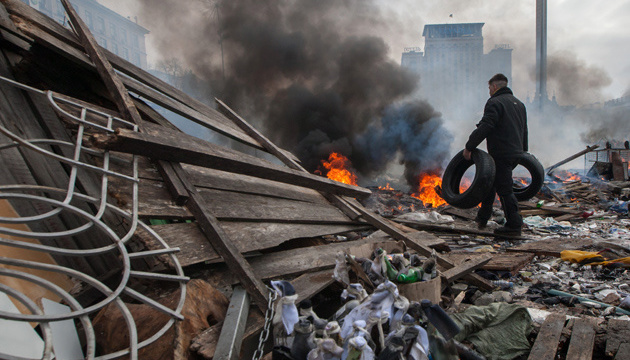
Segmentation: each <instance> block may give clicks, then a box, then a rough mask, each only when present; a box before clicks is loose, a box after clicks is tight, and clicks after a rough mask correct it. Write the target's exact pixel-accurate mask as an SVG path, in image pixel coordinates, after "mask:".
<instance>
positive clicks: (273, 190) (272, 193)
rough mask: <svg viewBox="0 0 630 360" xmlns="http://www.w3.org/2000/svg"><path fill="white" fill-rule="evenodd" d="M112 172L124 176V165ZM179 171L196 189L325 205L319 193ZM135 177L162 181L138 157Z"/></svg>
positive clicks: (211, 172) (200, 170) (204, 171)
mask: <svg viewBox="0 0 630 360" xmlns="http://www.w3.org/2000/svg"><path fill="white" fill-rule="evenodd" d="M117 155H118V156H123V157H129V159H131V156H130V155H128V154H123V153H119V154H117ZM110 165H111V168H112V170H115V171H120V172H123V173H124V172H128V170H126V169H127V167H128V165H127V164H121V165H117V164H115V163H112V164H110ZM182 167H183V168H184V170H186V172H187V173H188V174H189V177H190V179H191V181H192V182H193V183H194V184H195V187H197V188H198V189H200V190H201V189H217V190H227V191H234V192H240V193H245V194H256V195H266V196H269V197H277V198H281V199H292V200H299V201H306V202H312V203H316V204H329V203H330V202H329V201H328V200H326V198H324V197H323V196H322V195H321V194H320V193H319V192H317V191H316V190H313V189H309V188H305V187H301V186H296V185H291V184H284V183H281V182H277V181H273V180H267V179H261V178H257V177H253V176H248V175H241V174H235V173H232V172H228V171H221V170H216V169H209V168H204V167H200V166H194V165H187V164H182ZM138 177H139V178H140V179H141V182H142V179H148V180H157V181H159V182H161V181H162V177H161V176H160V174H159V172H158V170H157V168H156V166H155V164H153V163H152V162H151V161H149V160H148V158H147V157H144V156H139V157H138Z"/></svg>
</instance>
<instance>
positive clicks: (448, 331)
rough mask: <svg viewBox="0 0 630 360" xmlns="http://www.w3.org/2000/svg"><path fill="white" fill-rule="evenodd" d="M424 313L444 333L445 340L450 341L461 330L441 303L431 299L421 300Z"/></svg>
mask: <svg viewBox="0 0 630 360" xmlns="http://www.w3.org/2000/svg"><path fill="white" fill-rule="evenodd" d="M420 305H421V306H422V310H424V314H425V315H426V316H427V319H429V322H430V323H431V324H433V326H435V328H436V329H437V331H439V332H440V334H442V336H443V337H444V340H446V341H449V340H450V339H452V338H453V337H454V336H455V335H457V334H459V332H460V331H461V330H460V328H459V326H457V324H456V323H455V321H453V319H451V317H450V316H448V314H447V313H446V311H444V310H443V309H442V308H441V307H440V305H438V304H432V303H431V301H430V300H427V299H424V300H422V302H420Z"/></svg>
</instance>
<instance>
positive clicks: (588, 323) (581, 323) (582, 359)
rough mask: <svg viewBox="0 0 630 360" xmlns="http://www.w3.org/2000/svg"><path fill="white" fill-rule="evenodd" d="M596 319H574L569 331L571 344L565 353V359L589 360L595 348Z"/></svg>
mask: <svg viewBox="0 0 630 360" xmlns="http://www.w3.org/2000/svg"><path fill="white" fill-rule="evenodd" d="M596 326H597V319H595V318H591V317H589V318H583V319H576V320H575V322H574V323H573V330H572V331H571V342H570V343H569V350H568V351H567V357H566V358H567V359H572V360H573V359H575V360H591V359H592V358H593V347H594V346H595V327H596Z"/></svg>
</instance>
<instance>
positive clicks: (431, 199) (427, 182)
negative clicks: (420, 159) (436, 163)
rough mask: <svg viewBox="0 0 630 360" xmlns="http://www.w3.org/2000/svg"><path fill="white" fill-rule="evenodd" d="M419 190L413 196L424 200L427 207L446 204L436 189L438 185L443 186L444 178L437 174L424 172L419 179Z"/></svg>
mask: <svg viewBox="0 0 630 360" xmlns="http://www.w3.org/2000/svg"><path fill="white" fill-rule="evenodd" d="M418 183H419V184H418V192H414V193H412V194H411V196H413V197H415V198H416V199H419V200H421V201H422V203H423V204H424V206H425V207H434V208H435V207H438V206H440V205H444V204H446V201H445V200H444V199H442V197H441V196H440V195H438V193H437V192H436V191H435V188H436V187H438V186H439V187H441V186H442V178H441V177H439V176H438V175H435V174H422V175H420V178H419V180H418Z"/></svg>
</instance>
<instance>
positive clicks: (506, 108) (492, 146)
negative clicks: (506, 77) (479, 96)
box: [466, 87, 528, 158]
mask: <svg viewBox="0 0 630 360" xmlns="http://www.w3.org/2000/svg"><path fill="white" fill-rule="evenodd" d="M484 139H486V142H487V145H488V153H490V155H491V156H492V157H494V158H510V157H514V156H517V155H519V154H522V153H523V152H526V151H527V150H528V145H527V112H526V111H525V105H523V103H522V102H521V101H520V100H519V99H517V98H516V97H515V96H514V95H513V93H512V90H511V89H510V88H508V87H503V88H500V89H499V90H497V91H496V92H495V93H494V94H492V96H491V97H490V99H488V102H486V107H485V109H484V111H483V117H482V118H481V121H479V124H477V128H476V129H475V130H474V131H473V132H472V133H471V134H470V137H469V138H468V142H466V149H468V150H471V151H472V150H473V149H475V148H476V147H477V146H478V145H479V144H480V143H481V142H482V141H483V140H484Z"/></svg>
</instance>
